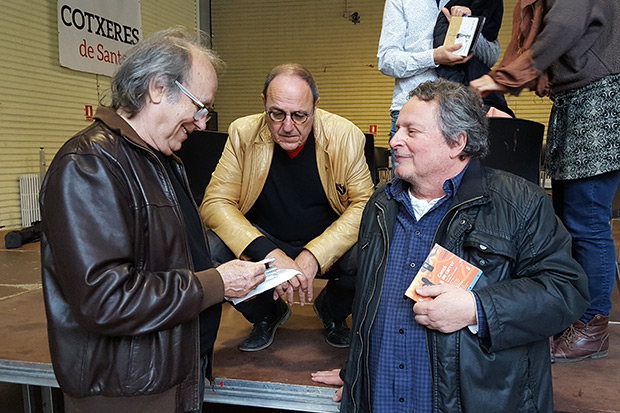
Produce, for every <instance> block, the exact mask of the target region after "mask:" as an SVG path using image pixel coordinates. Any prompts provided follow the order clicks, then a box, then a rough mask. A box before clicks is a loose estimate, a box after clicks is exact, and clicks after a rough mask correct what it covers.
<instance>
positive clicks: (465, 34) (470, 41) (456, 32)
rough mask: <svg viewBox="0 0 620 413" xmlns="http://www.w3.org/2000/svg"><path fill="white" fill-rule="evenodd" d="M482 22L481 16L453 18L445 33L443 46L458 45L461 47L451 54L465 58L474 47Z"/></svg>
mask: <svg viewBox="0 0 620 413" xmlns="http://www.w3.org/2000/svg"><path fill="white" fill-rule="evenodd" d="M484 20H485V18H484V17H482V16H479V17H477V16H459V17H457V16H453V17H452V19H450V25H449V26H448V31H447V32H446V39H445V40H444V42H443V44H444V46H452V45H453V44H460V45H462V46H461V48H460V49H459V50H457V51H455V52H453V53H454V54H457V55H459V56H467V55H468V54H469V53H470V52H472V51H473V50H474V47H476V41H477V40H478V37H479V34H480V31H481V30H482V26H483V25H484Z"/></svg>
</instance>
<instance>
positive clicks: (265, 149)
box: [200, 109, 373, 273]
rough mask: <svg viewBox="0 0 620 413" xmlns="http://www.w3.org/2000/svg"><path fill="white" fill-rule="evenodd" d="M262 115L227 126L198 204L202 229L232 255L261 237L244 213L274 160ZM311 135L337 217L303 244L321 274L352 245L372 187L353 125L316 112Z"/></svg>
mask: <svg viewBox="0 0 620 413" xmlns="http://www.w3.org/2000/svg"><path fill="white" fill-rule="evenodd" d="M265 116H266V115H265V113H260V114H255V115H250V116H246V117H243V118H240V119H237V120H236V121H234V122H233V123H231V125H230V127H229V129H228V141H227V142H226V146H225V147H224V153H223V154H222V157H221V158H220V161H219V163H218V165H217V168H216V169H215V172H213V176H212V177H211V181H210V182H209V186H208V187H207V189H206V191H205V198H204V200H203V201H202V204H201V205H200V214H201V215H202V220H203V222H204V224H205V226H206V227H208V228H211V229H212V230H213V231H214V232H215V233H216V234H217V235H218V236H219V237H220V238H221V239H222V241H224V243H225V244H226V245H227V246H228V248H230V249H231V251H232V252H233V253H234V254H235V255H236V256H240V255H241V253H242V252H243V251H244V250H245V249H246V247H247V246H248V245H249V244H250V243H251V242H252V241H253V240H255V239H256V238H258V237H260V236H262V234H261V233H260V232H259V231H258V230H257V229H256V228H255V227H253V226H252V224H250V222H249V221H248V220H247V219H246V218H245V214H246V213H247V212H248V211H249V210H250V208H252V205H254V202H256V199H257V198H258V196H259V195H260V193H261V191H262V190H263V186H264V185H265V181H266V180H267V175H268V173H269V166H270V165H271V159H272V157H273V145H274V143H273V140H272V137H271V132H270V131H269V128H268V127H267V123H266V122H265ZM313 132H314V138H315V141H316V160H317V166H318V169H319V176H320V179H321V183H322V185H323V189H324V191H325V195H326V196H327V199H328V200H329V203H330V204H331V207H332V208H333V210H334V211H336V213H337V214H338V215H340V217H339V218H338V219H337V220H336V221H334V222H333V223H332V224H331V225H330V226H329V227H328V228H327V229H326V230H325V231H324V232H323V233H322V234H321V235H319V236H318V237H316V238H315V239H313V240H311V241H310V242H309V243H308V244H307V245H306V246H305V249H307V250H309V251H310V252H311V253H312V254H313V255H314V257H315V258H316V259H317V261H318V262H319V265H320V267H321V272H322V273H324V272H325V271H327V270H328V269H329V268H330V267H331V265H332V264H333V263H334V262H336V261H337V260H338V258H340V257H341V256H342V255H343V254H344V253H345V252H347V251H348V250H349V248H351V246H352V245H353V244H355V242H356V241H357V232H358V229H359V223H360V218H361V216H362V211H363V209H364V206H365V205H366V201H368V198H370V196H371V195H372V192H373V183H372V179H371V177H370V172H369V170H368V166H367V164H366V161H365V157H364V142H365V137H364V134H363V133H362V131H360V130H359V128H358V127H357V126H355V125H354V124H353V123H352V122H350V121H348V120H346V119H344V118H342V117H341V116H338V115H334V114H332V113H329V112H327V111H325V110H322V109H317V110H316V114H315V117H314V125H313Z"/></svg>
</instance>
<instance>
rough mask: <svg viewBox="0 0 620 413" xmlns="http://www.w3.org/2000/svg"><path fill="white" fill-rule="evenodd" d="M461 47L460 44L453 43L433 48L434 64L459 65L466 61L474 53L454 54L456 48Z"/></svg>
mask: <svg viewBox="0 0 620 413" xmlns="http://www.w3.org/2000/svg"><path fill="white" fill-rule="evenodd" d="M461 47H462V45H460V44H453V45H450V46H439V47H438V48H436V49H434V50H433V60H434V61H435V64H436V65H446V66H454V65H460V64H463V63H465V62H467V61H468V60H469V59H471V58H472V57H473V56H474V53H473V52H471V53H470V54H468V55H467V56H459V55H457V54H455V53H454V52H456V51H457V50H459V49H460V48H461Z"/></svg>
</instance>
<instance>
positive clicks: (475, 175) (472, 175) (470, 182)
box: [454, 159, 487, 205]
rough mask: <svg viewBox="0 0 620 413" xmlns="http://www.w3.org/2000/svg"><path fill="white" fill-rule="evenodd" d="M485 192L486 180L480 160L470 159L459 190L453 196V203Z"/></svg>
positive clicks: (477, 196) (476, 196)
mask: <svg viewBox="0 0 620 413" xmlns="http://www.w3.org/2000/svg"><path fill="white" fill-rule="evenodd" d="M486 193H487V180H486V174H485V173H484V169H483V168H482V165H481V164H480V160H478V159H472V160H471V161H469V166H468V167H467V170H466V171H465V174H464V175H463V180H462V181H461V185H460V186H459V190H458V191H457V192H456V196H455V197H454V205H457V204H461V203H463V202H467V201H470V200H472V199H475V198H480V197H484V196H485V195H486Z"/></svg>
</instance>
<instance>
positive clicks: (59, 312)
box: [40, 108, 224, 410]
mask: <svg viewBox="0 0 620 413" xmlns="http://www.w3.org/2000/svg"><path fill="white" fill-rule="evenodd" d="M96 117H97V118H98V119H97V120H96V121H95V122H94V123H93V124H92V125H91V126H89V127H88V128H86V129H85V130H83V131H81V132H80V133H79V134H77V135H76V136H74V137H73V138H71V139H70V140H69V141H67V142H66V143H65V144H64V145H63V147H62V148H61V149H60V150H59V151H58V153H57V154H56V156H55V158H54V160H53V162H52V163H51V165H50V168H49V171H48V172H47V175H46V177H45V180H44V183H43V186H42V189H41V196H40V202H41V213H42V230H43V235H42V241H41V260H42V279H43V292H44V296H45V307H46V313H47V319H48V336H49V344H50V352H51V357H52V364H53V367H54V373H55V374H56V377H57V379H58V382H59V384H60V387H61V389H62V390H63V392H65V393H68V394H69V395H71V396H73V397H75V398H83V397H87V396H95V395H98V396H107V397H111V398H114V397H121V396H122V397H124V398H125V399H126V398H127V397H128V396H140V395H151V394H158V393H162V392H164V391H166V390H169V389H171V388H174V387H177V388H178V389H179V391H178V392H177V395H176V398H177V402H178V406H179V407H180V408H181V409H185V410H189V409H192V408H193V409H195V408H197V407H198V403H200V402H201V400H199V398H198V385H199V381H200V380H201V377H199V331H198V330H199V329H198V314H199V313H200V311H201V310H203V309H205V308H207V307H210V306H213V305H219V303H221V301H222V299H223V294H224V289H223V284H222V281H221V277H220V276H219V273H218V272H217V271H216V270H215V269H211V270H207V271H205V272H201V273H194V272H193V271H192V259H191V254H190V249H189V245H188V241H187V235H186V232H185V226H184V221H183V217H182V215H181V210H180V208H179V205H178V202H177V198H176V196H175V193H174V190H173V188H172V185H171V183H170V180H169V178H168V176H167V173H166V172H165V170H164V167H163V165H162V163H161V162H160V161H159V159H158V158H157V157H156V155H155V153H154V152H153V150H151V149H150V148H149V147H148V146H147V145H146V144H145V143H144V142H143V141H142V140H141V139H140V138H139V137H138V135H137V134H136V133H135V131H134V130H133V129H132V128H131V127H130V126H129V125H128V124H127V123H126V122H125V121H124V120H123V119H122V118H121V117H120V116H118V115H116V114H115V113H114V112H113V111H112V110H110V109H105V108H103V109H102V108H100V109H99V110H98V111H97V115H96ZM178 168H179V172H180V174H181V176H185V173H184V171H183V169H182V165H181V164H180V163H179V164H178ZM205 242H206V241H205ZM214 328H216V329H217V326H214ZM172 394H174V393H172Z"/></svg>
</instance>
